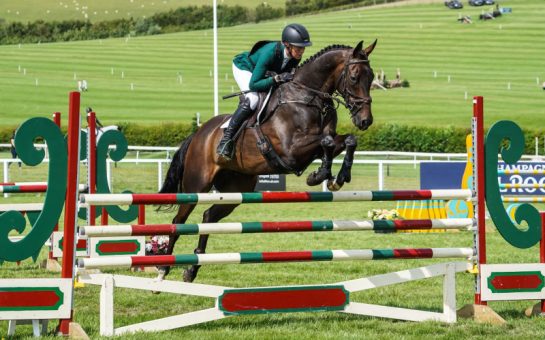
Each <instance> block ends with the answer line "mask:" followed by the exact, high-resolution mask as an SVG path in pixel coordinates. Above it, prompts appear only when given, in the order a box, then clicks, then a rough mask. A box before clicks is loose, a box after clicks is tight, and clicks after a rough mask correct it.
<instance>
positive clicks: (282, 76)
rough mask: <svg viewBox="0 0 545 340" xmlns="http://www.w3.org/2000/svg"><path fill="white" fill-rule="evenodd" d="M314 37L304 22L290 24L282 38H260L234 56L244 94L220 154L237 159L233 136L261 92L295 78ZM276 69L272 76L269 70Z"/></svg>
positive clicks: (222, 141)
mask: <svg viewBox="0 0 545 340" xmlns="http://www.w3.org/2000/svg"><path fill="white" fill-rule="evenodd" d="M311 45H312V43H311V41H310V36H309V34H308V31H307V29H306V28H305V27H304V26H303V25H299V24H289V25H287V26H286V27H285V28H284V30H283V31H282V41H281V42H280V41H267V40H265V41H259V42H257V43H256V44H255V45H254V46H253V47H252V50H251V51H250V52H243V53H241V54H239V55H237V56H236V57H235V58H234V59H233V75H234V78H235V81H236V82H237V84H238V87H239V88H240V90H241V91H242V92H245V91H251V92H247V93H245V94H244V98H242V99H241V100H240V103H239V105H238V108H237V109H236V111H235V112H234V113H233V116H232V117H231V121H230V122H229V126H228V127H227V128H226V129H225V131H224V132H223V138H222V139H221V141H220V142H219V145H218V149H217V153H218V155H220V156H221V157H223V158H225V159H226V160H230V159H231V158H233V155H234V152H235V145H234V141H233V137H234V135H235V134H236V132H237V131H238V129H239V128H240V126H241V125H242V123H243V122H244V120H246V118H248V117H249V116H250V115H251V114H252V113H253V111H254V110H255V109H256V107H257V102H258V98H259V97H258V94H257V92H265V91H268V90H269V89H270V88H271V87H272V86H274V85H280V84H283V83H285V82H288V81H291V80H292V79H293V73H292V70H293V69H294V68H295V67H296V66H297V64H299V62H300V61H301V58H302V57H303V53H304V52H305V47H307V46H311ZM270 72H274V73H275V75H273V76H271V75H270V74H269V73H270Z"/></svg>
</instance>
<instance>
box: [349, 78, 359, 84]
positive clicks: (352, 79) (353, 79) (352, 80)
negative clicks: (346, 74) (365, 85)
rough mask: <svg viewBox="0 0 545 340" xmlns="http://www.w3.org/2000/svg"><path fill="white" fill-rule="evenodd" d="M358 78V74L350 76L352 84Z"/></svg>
mask: <svg viewBox="0 0 545 340" xmlns="http://www.w3.org/2000/svg"><path fill="white" fill-rule="evenodd" d="M357 80H358V78H357V77H356V76H350V82H351V83H352V84H355V83H356V81H357Z"/></svg>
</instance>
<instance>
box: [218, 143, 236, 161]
mask: <svg viewBox="0 0 545 340" xmlns="http://www.w3.org/2000/svg"><path fill="white" fill-rule="evenodd" d="M216 153H217V154H218V155H219V156H221V157H223V158H225V159H226V160H228V161H230V160H231V159H232V158H233V156H234V153H235V150H234V145H233V141H232V140H230V139H228V140H226V141H220V143H219V145H218V148H217V150H216Z"/></svg>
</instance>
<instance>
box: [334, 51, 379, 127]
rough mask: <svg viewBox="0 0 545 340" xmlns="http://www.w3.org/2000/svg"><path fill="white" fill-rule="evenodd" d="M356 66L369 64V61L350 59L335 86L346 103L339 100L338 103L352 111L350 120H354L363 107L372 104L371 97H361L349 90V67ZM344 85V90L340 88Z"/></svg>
mask: <svg viewBox="0 0 545 340" xmlns="http://www.w3.org/2000/svg"><path fill="white" fill-rule="evenodd" d="M355 64H369V60H367V59H366V60H359V59H350V60H348V61H347V62H346V63H345V64H344V68H343V71H342V73H341V76H340V77H339V79H338V80H337V84H336V86H335V89H336V92H337V93H338V94H340V95H341V96H342V98H343V100H344V101H340V99H338V98H337V102H339V103H341V104H343V105H344V107H346V108H347V109H348V110H349V111H350V118H353V117H354V116H355V115H356V113H358V111H359V110H361V108H362V107H363V105H365V104H367V105H369V104H371V101H372V99H371V97H360V96H358V95H356V94H355V93H353V92H352V91H350V89H349V88H348V84H347V81H348V76H347V74H348V67H349V66H350V65H355ZM341 83H342V88H340V87H339V85H341Z"/></svg>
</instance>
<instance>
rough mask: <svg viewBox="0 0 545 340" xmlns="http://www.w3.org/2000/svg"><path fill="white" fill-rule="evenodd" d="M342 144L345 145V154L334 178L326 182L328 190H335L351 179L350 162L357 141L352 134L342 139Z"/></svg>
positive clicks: (352, 159) (351, 161) (352, 160)
mask: <svg viewBox="0 0 545 340" xmlns="http://www.w3.org/2000/svg"><path fill="white" fill-rule="evenodd" d="M344 144H345V145H346V154H345V156H344V159H343V165H342V166H341V170H339V173H338V174H337V178H335V180H330V181H328V182H327V188H328V189H329V190H330V191H337V190H339V189H340V188H341V187H342V186H343V185H344V183H350V181H351V180H352V163H353V162H354V152H355V151H356V146H357V145H358V142H357V140H356V137H354V135H348V136H347V137H346V139H345V140H344Z"/></svg>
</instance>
